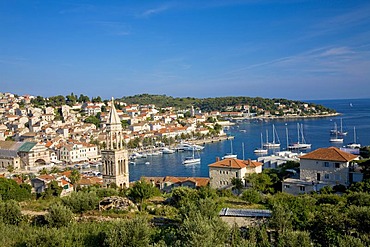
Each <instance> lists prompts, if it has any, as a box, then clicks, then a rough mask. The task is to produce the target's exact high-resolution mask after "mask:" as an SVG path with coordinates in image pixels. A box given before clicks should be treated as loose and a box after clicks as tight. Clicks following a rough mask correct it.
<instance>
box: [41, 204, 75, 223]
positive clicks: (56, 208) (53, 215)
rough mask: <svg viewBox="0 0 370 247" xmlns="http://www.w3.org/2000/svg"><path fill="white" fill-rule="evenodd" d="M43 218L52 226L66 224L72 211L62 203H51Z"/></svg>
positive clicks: (71, 215) (70, 218)
mask: <svg viewBox="0 0 370 247" xmlns="http://www.w3.org/2000/svg"><path fill="white" fill-rule="evenodd" d="M45 219H46V221H47V222H48V224H49V225H50V226H52V227H62V226H68V225H69V224H70V223H71V222H72V219H73V213H72V211H71V210H70V209H69V208H67V207H66V206H64V205H61V204H59V203H58V204H53V205H51V206H50V208H49V210H48V214H47V215H46V216H45Z"/></svg>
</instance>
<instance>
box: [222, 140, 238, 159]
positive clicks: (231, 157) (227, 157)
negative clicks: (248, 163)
mask: <svg viewBox="0 0 370 247" xmlns="http://www.w3.org/2000/svg"><path fill="white" fill-rule="evenodd" d="M230 145H231V152H230V153H226V154H225V155H224V156H223V157H222V158H223V159H235V158H237V157H238V155H237V154H234V153H233V141H232V140H230Z"/></svg>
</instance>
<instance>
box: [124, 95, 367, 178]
mask: <svg viewBox="0 0 370 247" xmlns="http://www.w3.org/2000/svg"><path fill="white" fill-rule="evenodd" d="M312 102H313V103H317V104H322V105H324V106H326V107H329V108H333V109H335V110H336V111H337V112H339V113H341V115H340V116H336V117H325V118H307V119H285V120H270V121H258V120H250V121H245V122H242V123H238V124H237V125H235V126H232V127H231V128H230V129H229V130H227V131H226V132H227V134H228V135H232V136H235V139H234V140H233V141H232V142H233V143H232V146H233V151H234V153H235V154H237V155H238V158H239V159H242V158H243V150H242V145H243V144H242V143H244V159H256V158H257V157H258V156H256V155H255V154H254V153H253V150H254V149H255V148H257V147H260V146H261V137H260V136H261V133H262V134H263V138H264V139H265V138H266V130H268V134H269V141H272V125H273V124H274V125H275V128H276V130H277V133H278V136H279V139H280V143H281V148H280V150H285V149H286V146H287V142H289V143H292V142H296V141H297V134H298V133H297V132H298V131H297V123H300V124H303V133H304V138H305V140H306V142H307V143H311V144H312V149H311V150H315V149H317V148H320V147H329V146H337V147H341V146H343V145H346V144H348V143H351V142H353V141H354V134H353V127H356V136H357V138H356V142H357V143H360V144H361V145H370V99H352V100H351V99H346V100H343V99H342V100H320V101H312ZM341 119H342V122H343V130H344V131H348V134H347V136H344V137H343V138H344V142H343V143H340V144H333V143H330V142H329V139H330V130H331V129H333V128H334V123H337V125H338V127H339V126H340V121H341ZM286 129H288V140H287V135H286V133H287V132H286ZM264 141H265V140H264ZM230 149H231V144H230V141H223V142H217V143H211V144H206V145H205V148H204V150H202V151H201V152H199V153H196V156H197V155H199V156H200V157H201V160H202V162H201V164H200V165H182V160H183V159H184V158H185V157H186V156H191V155H192V154H191V152H181V153H175V154H164V155H161V156H153V157H148V158H146V159H141V160H140V159H139V160H137V161H136V165H130V181H135V180H138V179H140V177H141V176H182V177H208V165H209V164H211V163H213V162H215V161H216V157H222V156H223V155H224V154H225V153H228V152H230ZM275 151H278V150H275ZM271 153H273V150H271V151H270V154H271ZM147 161H149V162H150V164H149V165H146V164H145V162H147Z"/></svg>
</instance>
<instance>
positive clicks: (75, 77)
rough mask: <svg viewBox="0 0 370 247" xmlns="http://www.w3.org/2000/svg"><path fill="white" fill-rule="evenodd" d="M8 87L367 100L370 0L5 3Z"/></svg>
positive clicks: (1, 19)
mask: <svg viewBox="0 0 370 247" xmlns="http://www.w3.org/2000/svg"><path fill="white" fill-rule="evenodd" d="M0 91H1V92H12V93H17V94H27V93H29V94H32V95H42V96H45V97H46V96H53V95H67V94H70V93H71V92H73V93H75V94H81V93H82V94H85V95H88V96H94V97H95V96H98V95H100V96H102V97H103V98H106V99H108V98H110V97H111V96H114V97H122V96H128V95H134V94H141V93H149V94H166V95H170V96H174V97H188V96H189V97H200V98H204V97H216V96H251V97H255V96H260V97H267V98H288V99H303V100H304V99H337V98H369V96H370V2H369V1H355V0H351V1H348V0H343V1H334V0H332V1H322V0H318V1H314V0H313V1H304V0H301V1H299V0H298V1H293V0H270V1H269V0H265V1H264V0H261V1H257V0H245V1H243V0H239V1H237V0H236V1H232V0H214V1H201V0H196V1H192V0H186V1H115V0H110V1H103V0H102V1H78V0H69V1H56V0H55V1H48V0H42V1H41V0H39V1H33V0H23V1H20V0H0Z"/></svg>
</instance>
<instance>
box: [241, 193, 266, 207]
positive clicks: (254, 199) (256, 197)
mask: <svg viewBox="0 0 370 247" xmlns="http://www.w3.org/2000/svg"><path fill="white" fill-rule="evenodd" d="M242 199H243V200H244V201H246V202H248V203H250V204H252V203H260V202H261V201H262V196H261V194H260V193H259V192H258V191H257V190H255V189H247V190H245V191H243V193H242Z"/></svg>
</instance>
